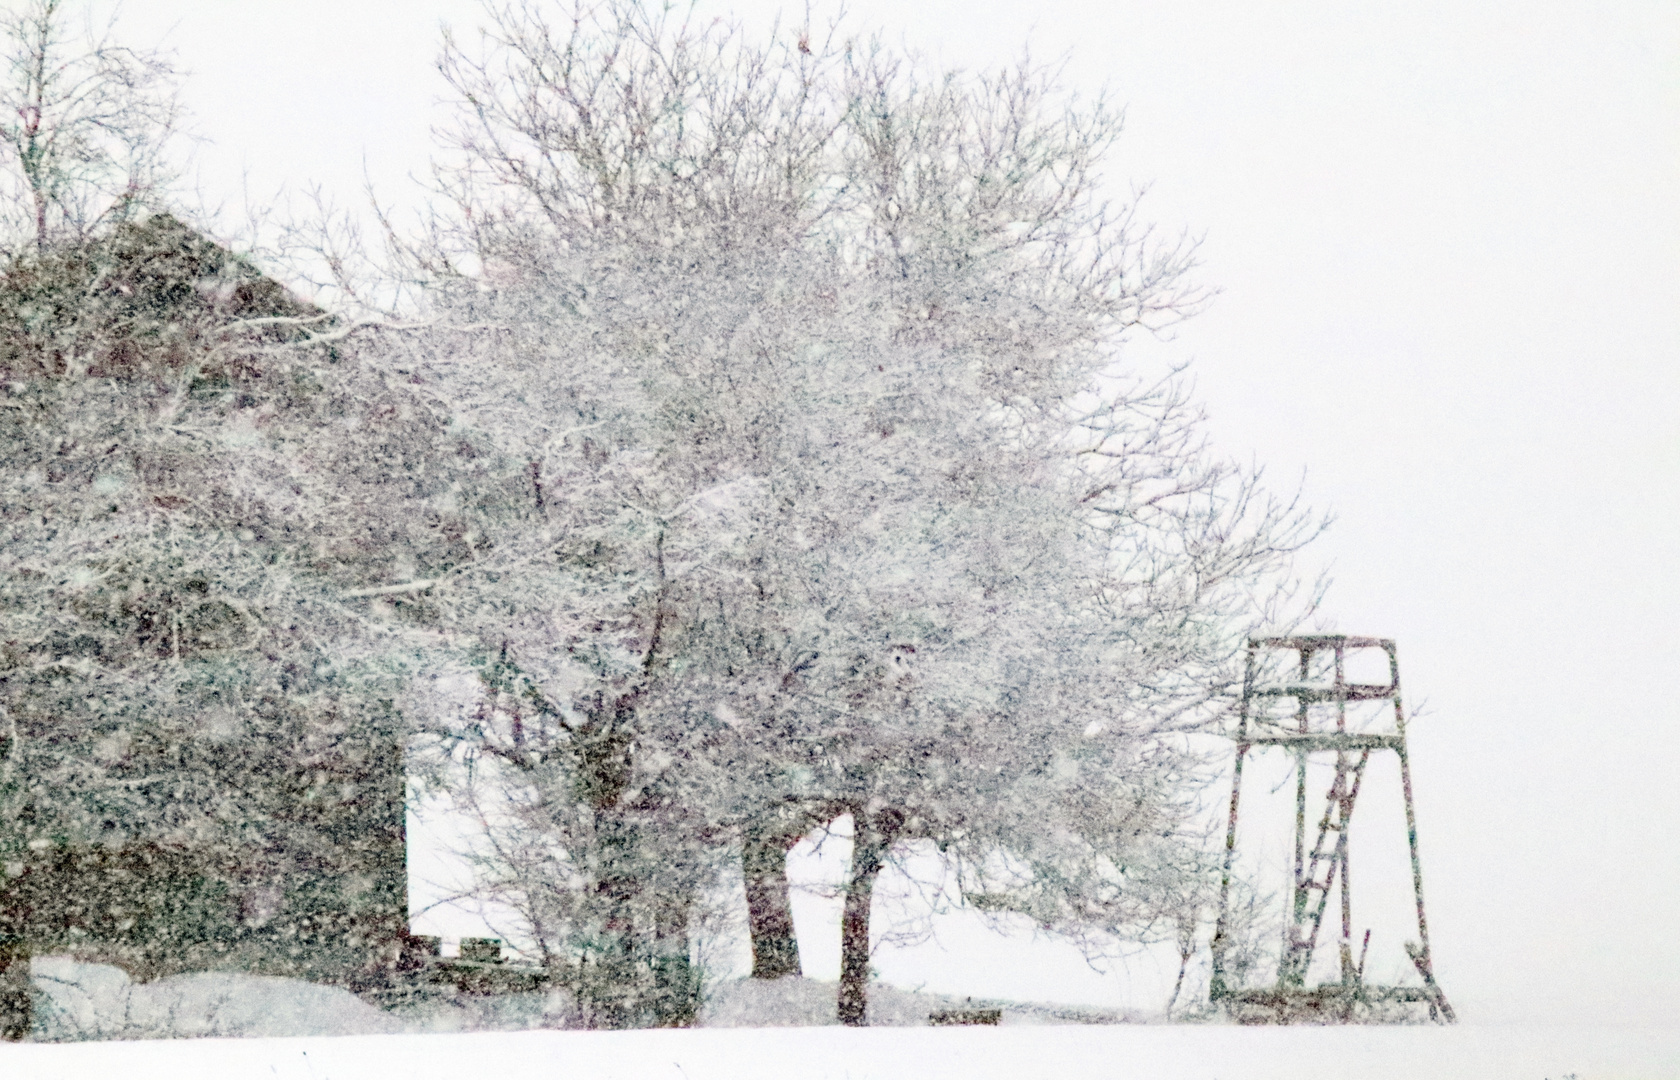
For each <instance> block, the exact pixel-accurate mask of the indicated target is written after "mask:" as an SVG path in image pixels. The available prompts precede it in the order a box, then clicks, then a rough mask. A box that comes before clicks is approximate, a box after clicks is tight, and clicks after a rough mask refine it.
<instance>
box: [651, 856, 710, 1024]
mask: <svg viewBox="0 0 1680 1080" xmlns="http://www.w3.org/2000/svg"><path fill="white" fill-rule="evenodd" d="M690 899H691V898H690V896H689V894H688V893H686V892H681V891H675V890H673V891H668V892H665V893H664V894H663V895H661V896H660V897H659V898H658V900H657V902H656V907H655V910H654V916H653V939H652V942H651V945H652V950H651V952H652V955H651V956H650V957H649V958H648V962H649V966H650V967H652V969H653V1008H652V1012H653V1016H652V1021H653V1025H654V1026H655V1027H689V1026H690V1025H692V1024H693V1023H694V1018H695V1015H696V1014H697V1013H698V1012H699V1011H700V981H699V979H698V978H697V973H696V972H695V970H694V966H693V964H692V963H691V962H690V960H689V955H688V948H689V940H688V912H689V907H690Z"/></svg>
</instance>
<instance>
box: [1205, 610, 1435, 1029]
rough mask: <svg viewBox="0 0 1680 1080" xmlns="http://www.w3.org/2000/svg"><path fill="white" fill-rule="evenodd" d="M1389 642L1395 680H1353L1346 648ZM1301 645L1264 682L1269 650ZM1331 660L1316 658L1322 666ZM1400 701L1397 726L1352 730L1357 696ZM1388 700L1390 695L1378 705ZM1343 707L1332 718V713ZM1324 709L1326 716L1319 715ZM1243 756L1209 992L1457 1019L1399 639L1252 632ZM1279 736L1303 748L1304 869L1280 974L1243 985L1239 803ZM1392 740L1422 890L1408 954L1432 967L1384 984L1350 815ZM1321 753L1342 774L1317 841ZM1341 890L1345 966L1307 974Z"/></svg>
mask: <svg viewBox="0 0 1680 1080" xmlns="http://www.w3.org/2000/svg"><path fill="white" fill-rule="evenodd" d="M1364 649H1381V650H1382V651H1383V652H1384V653H1385V654H1386V655H1387V659H1388V674H1389V678H1388V682H1387V684H1386V685H1385V684H1381V683H1376V684H1373V683H1353V682H1348V681H1347V679H1346V677H1345V676H1346V666H1345V661H1346V657H1347V654H1348V653H1349V652H1352V651H1355V650H1364ZM1263 651H1266V652H1273V651H1293V652H1295V653H1296V654H1297V659H1298V664H1297V665H1296V666H1295V671H1296V677H1295V679H1294V680H1293V681H1288V682H1284V683H1282V684H1281V685H1275V684H1274V685H1262V684H1261V683H1260V681H1259V680H1260V678H1261V675H1262V672H1261V666H1262V665H1261V659H1262V655H1261V654H1262V652H1263ZM1324 654H1329V656H1330V658H1331V659H1332V661H1333V664H1332V666H1331V668H1330V671H1329V673H1328V674H1329V678H1328V679H1327V680H1326V679H1324V678H1322V677H1319V678H1314V657H1315V656H1318V657H1323V655H1324ZM1323 666H1324V665H1323V663H1322V660H1321V661H1320V663H1319V665H1318V667H1319V668H1320V669H1322V668H1323ZM1278 698H1292V699H1293V700H1294V702H1295V710H1294V715H1293V717H1292V719H1293V723H1292V724H1290V723H1288V721H1287V720H1285V721H1281V722H1280V720H1279V719H1278V718H1276V717H1275V716H1274V715H1273V714H1272V711H1271V710H1270V708H1269V707H1268V705H1269V702H1270V701H1271V700H1273V699H1278ZM1360 702H1392V704H1393V708H1394V730H1393V731H1392V732H1367V731H1350V730H1349V728H1348V705H1349V704H1350V703H1360ZM1378 707H1379V708H1380V706H1378ZM1327 713H1328V714H1330V716H1333V718H1334V728H1333V729H1332V728H1330V726H1329V725H1328V723H1327V722H1326V719H1325V715H1326V714H1327ZM1315 720H1316V721H1317V722H1316V723H1315V722H1314V721H1315ZM1235 740H1236V744H1237V752H1236V765H1235V769H1234V772H1233V778H1232V782H1231V813H1230V822H1229V826H1228V828H1227V831H1226V834H1225V859H1224V869H1223V873H1222V875H1221V878H1220V888H1219V921H1218V923H1217V924H1216V928H1215V930H1214V937H1213V943H1212V954H1213V957H1212V959H1213V970H1212V976H1211V978H1210V980H1209V992H1208V996H1209V999H1210V1002H1211V1003H1212V1004H1213V1005H1215V1006H1217V1007H1222V1008H1224V1009H1226V1010H1227V1011H1228V1012H1230V1014H1231V1015H1233V1016H1234V1017H1235V1018H1237V1019H1239V1020H1243V1021H1247V1022H1268V1021H1269V1022H1274V1023H1296V1022H1318V1023H1324V1022H1337V1021H1340V1022H1351V1021H1360V1020H1367V1021H1368V1020H1382V1019H1405V1018H1407V1016H1408V1012H1409V1011H1410V1010H1412V1009H1414V1008H1415V1006H1416V1005H1419V1004H1421V1005H1424V1006H1427V1008H1428V1010H1429V1018H1430V1019H1431V1020H1435V1021H1438V1022H1445V1023H1451V1022H1453V1021H1454V1020H1455V1019H1456V1018H1455V1017H1454V1015H1453V1011H1452V1007H1451V1006H1450V1005H1448V1004H1447V999H1446V995H1445V994H1443V993H1442V991H1441V987H1440V985H1439V984H1438V983H1437V982H1436V981H1435V973H1434V967H1433V964H1432V962H1431V957H1430V951H1429V924H1428V921H1427V920H1426V919H1425V916H1424V910H1423V870H1422V866H1421V864H1420V863H1419V861H1418V839H1417V817H1416V814H1415V812H1414V810H1413V806H1412V773H1411V762H1410V760H1409V759H1408V757H1407V755H1406V717H1405V713H1404V712H1403V711H1402V709H1401V706H1400V664H1399V660H1398V659H1397V657H1396V655H1395V648H1394V642H1393V641H1390V640H1387V639H1383V638H1364V637H1347V636H1344V635H1316V636H1306V637H1277V638H1255V639H1252V640H1250V641H1249V643H1248V667H1247V672H1246V675H1245V677H1244V680H1243V696H1242V704H1241V709H1240V711H1239V714H1238V721H1237V731H1236V734H1235ZM1270 747H1280V748H1282V749H1285V750H1288V751H1290V752H1291V753H1292V754H1293V755H1294V757H1295V836H1294V840H1295V845H1294V874H1293V879H1292V885H1291V888H1290V896H1289V908H1288V912H1287V919H1288V923H1287V927H1286V930H1285V934H1284V943H1283V953H1282V956H1281V958H1280V960H1279V963H1278V976H1277V983H1276V985H1275V986H1271V987H1261V988H1243V987H1235V986H1232V985H1230V984H1229V982H1228V977H1229V976H1230V971H1229V970H1228V967H1227V959H1228V951H1229V948H1230V945H1231V939H1230V930H1231V917H1232V913H1231V874H1232V865H1233V862H1234V859H1235V855H1236V842H1237V812H1238V808H1239V805H1240V801H1241V796H1242V778H1243V762H1244V760H1245V759H1246V758H1247V757H1248V755H1249V753H1250V752H1251V751H1253V750H1258V749H1265V748H1270ZM1385 750H1392V751H1393V752H1394V753H1395V754H1396V755H1398V757H1399V759H1400V786H1401V792H1402V795H1403V796H1404V799H1405V806H1406V840H1407V845H1408V847H1409V849H1410V854H1411V863H1412V891H1413V893H1414V896H1415V899H1416V902H1417V929H1418V940H1417V941H1416V942H1407V943H1406V954H1407V955H1408V956H1409V957H1410V958H1411V961H1412V964H1413V965H1414V966H1415V967H1416V968H1417V971H1418V974H1419V975H1420V976H1421V977H1422V980H1423V984H1422V985H1421V986H1375V985H1371V984H1368V983H1367V982H1366V981H1365V957H1366V952H1367V950H1368V948H1369V946H1370V941H1371V934H1370V931H1369V930H1367V931H1366V932H1365V935H1364V941H1363V943H1362V945H1361V947H1360V950H1359V957H1358V960H1357V961H1356V960H1355V959H1354V946H1353V926H1354V922H1353V900H1352V890H1351V884H1350V881H1349V874H1348V867H1349V858H1348V825H1349V820H1350V819H1351V817H1352V815H1353V808H1354V804H1355V802H1356V801H1357V800H1358V798H1359V789H1360V785H1361V783H1362V782H1363V780H1364V778H1365V772H1366V766H1367V765H1368V764H1369V763H1370V760H1371V755H1372V754H1373V753H1375V752H1380V751H1385ZM1313 754H1334V755H1335V778H1334V780H1333V781H1332V782H1331V785H1330V790H1329V792H1328V794H1327V796H1326V799H1325V804H1324V813H1323V816H1322V817H1320V819H1319V821H1318V827H1317V838H1316V840H1315V841H1314V843H1313V844H1312V846H1311V847H1310V848H1309V847H1308V846H1307V838H1308V837H1307V822H1308V817H1307V803H1308V798H1307V795H1308V784H1307V764H1308V761H1309V758H1310V756H1311V755H1313ZM1332 891H1335V892H1337V893H1338V894H1339V898H1340V901H1341V937H1340V940H1339V941H1338V943H1337V948H1338V953H1339V960H1340V978H1339V979H1337V980H1332V981H1328V982H1324V983H1322V984H1320V985H1318V986H1314V987H1309V986H1308V985H1307V973H1308V968H1309V967H1310V966H1311V963H1312V958H1313V952H1314V950H1315V949H1316V948H1317V946H1318V939H1319V932H1320V930H1321V929H1322V927H1323V924H1324V916H1325V913H1326V911H1327V909H1328V908H1329V904H1330V894H1331V892H1332Z"/></svg>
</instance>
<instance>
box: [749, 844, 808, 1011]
mask: <svg viewBox="0 0 1680 1080" xmlns="http://www.w3.org/2000/svg"><path fill="white" fill-rule="evenodd" d="M797 841H798V837H797V836H792V837H790V836H789V835H787V833H786V832H785V831H783V830H781V829H777V828H771V827H766V826H763V825H759V824H757V823H754V824H753V825H749V826H748V827H747V830H746V832H745V835H744V836H743V837H742V840H741V876H742V878H744V879H745V881H746V886H747V929H748V932H749V933H750V934H751V937H752V957H753V966H752V974H753V978H755V979H779V978H781V977H782V976H783V975H798V974H799V938H798V936H797V935H796V934H795V933H794V929H793V906H792V903H791V902H790V900H789V897H788V879H787V853H788V849H789V848H791V847H792V846H793V845H794V843H796V842H797Z"/></svg>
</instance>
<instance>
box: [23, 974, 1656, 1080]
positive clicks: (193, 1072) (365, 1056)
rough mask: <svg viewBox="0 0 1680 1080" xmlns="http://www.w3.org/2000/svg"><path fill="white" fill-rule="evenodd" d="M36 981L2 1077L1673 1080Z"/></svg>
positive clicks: (1572, 1047) (801, 1012)
mask: <svg viewBox="0 0 1680 1080" xmlns="http://www.w3.org/2000/svg"><path fill="white" fill-rule="evenodd" d="M34 972H35V980H36V986H37V989H38V990H39V991H40V993H41V995H42V1000H41V1008H40V1014H39V1017H38V1023H37V1032H36V1037H37V1038H38V1039H58V1040H81V1041H61V1042H57V1043H46V1042H32V1043H23V1044H17V1045H0V1077H4V1078H6V1080H11V1078H13V1077H17V1078H36V1077H39V1078H42V1080H48V1078H58V1077H64V1078H67V1080H68V1078H75V1080H83V1078H99V1077H103V1076H113V1077H121V1080H149V1078H157V1080H188V1078H194V1077H217V1078H221V1077H246V1076H249V1077H270V1078H274V1077H281V1078H289V1077H295V1078H298V1080H334V1078H337V1080H350V1078H364V1077H386V1076H391V1077H404V1078H410V1077H412V1078H430V1077H438V1078H445V1077H447V1078H450V1080H458V1078H471V1077H493V1078H494V1080H521V1078H524V1077H533V1078H535V1077H543V1078H544V1080H549V1078H553V1077H556V1076H560V1077H565V1078H567V1080H590V1078H596V1077H600V1078H607V1077H614V1078H617V1077H626V1078H628V1077H669V1078H671V1080H702V1078H705V1077H717V1078H719V1080H752V1078H757V1077H765V1078H771V1077H774V1078H777V1080H784V1078H798V1077H812V1078H817V1077H832V1078H834V1080H842V1078H845V1080H863V1078H867V1077H917V1078H928V1080H933V1078H942V1077H951V1078H958V1077H961V1078H970V1077H974V1078H985V1077H1000V1078H1001V1077H1008V1078H1010V1080H1021V1078H1026V1077H1058V1078H1060V1077H1082V1076H1101V1077H1105V1078H1117V1080H1118V1078H1126V1077H1150V1078H1162V1080H1170V1078H1179V1077H1182V1078H1185V1080H1191V1078H1194V1080H1216V1078H1217V1080H1241V1078H1254V1080H1259V1078H1270V1077H1279V1078H1282V1077H1289V1078H1291V1080H1298V1078H1300V1077H1304V1076H1319V1075H1325V1076H1329V1075H1339V1076H1343V1077H1351V1078H1369V1080H1381V1078H1388V1077H1393V1078H1437V1077H1440V1078H1452V1077H1475V1078H1478V1080H1480V1078H1484V1077H1487V1078H1502V1077H1513V1078H1534V1080H1542V1078H1547V1080H1563V1078H1564V1077H1569V1076H1573V1077H1576V1078H1579V1080H1589V1078H1590V1080H1608V1078H1616V1077H1626V1078H1630V1080H1634V1078H1638V1080H1645V1078H1651V1080H1660V1078H1664V1077H1676V1078H1680V1026H1675V1027H1670V1028H1668V1029H1664V1030H1656V1029H1640V1028H1621V1029H1616V1028H1604V1027H1599V1028H1565V1027H1548V1028H1525V1027H1493V1026H1476V1025H1460V1026H1457V1027H1452V1028H1440V1027H1387V1028H1375V1027H1363V1028H1357V1027H1352V1028H1350V1027H1342V1028H1334V1027H1331V1028H1305V1027H1296V1028H1241V1027H1233V1026H1224V1025H1216V1024H1200V1025H1168V1024H1143V1023H1109V1024H1090V1023H1086V1024H1075V1023H1067V1022H1066V1021H1067V1020H1068V1019H1072V1018H1076V1017H1077V1016H1078V1014H1077V1013H1073V1012H1060V1013H1059V1012H1058V1010H1056V1009H1054V1008H1053V1007H1047V1006H1030V1005H1025V1006H1024V1005H1009V1006H1005V1007H1004V1010H1003V1023H1002V1025H1001V1026H998V1027H967V1028H948V1027H942V1028H934V1027H928V1026H925V1024H926V1018H927V1015H928V1013H929V1012H930V1011H933V1010H936V1009H942V1008H948V1007H951V1006H953V1005H955V1006H960V1005H962V1004H963V1001H962V1000H961V999H950V998H944V997H939V996H936V995H929V994H917V993H912V992H910V991H905V990H900V989H896V988H894V987H891V986H886V985H879V984H877V985H875V986H873V987H872V989H871V995H872V1000H871V1020H872V1022H873V1023H874V1024H876V1025H878V1026H875V1027H871V1028H866V1029H860V1030H848V1029H845V1028H841V1027H838V1026H836V1025H835V1020H834V984H833V983H830V982H824V981H820V980H804V979H784V980H779V981H778V982H776V983H771V984H765V983H755V982H753V981H752V980H736V981H730V982H725V983H722V984H720V985H718V986H716V987H714V988H713V989H712V991H711V993H710V996H709V999H708V1001H707V1004H706V1008H705V1010H704V1012H703V1013H702V1016H701V1026H700V1027H699V1028H696V1029H692V1030H687V1031H634V1032H590V1031H567V1030H510V1029H520V1028H531V1027H539V1026H545V1027H552V1026H555V1025H561V1024H564V1023H565V1021H566V1016H567V1010H566V1009H565V1007H564V1003H563V1002H560V1001H558V1000H557V999H556V998H552V997H551V998H547V999H545V998H543V997H541V996H540V995H524V997H523V998H519V999H517V1000H516V999H514V998H512V997H510V998H508V999H502V1000H500V1001H494V1002H492V1001H480V1002H479V1003H478V1004H477V1005H474V1004H473V1003H471V1002H466V1003H462V1002H433V1003H431V1004H430V1005H428V1006H423V1007H415V1008H411V1009H409V1010H406V1011H403V1012H395V1013H393V1012H383V1011H381V1010H379V1009H376V1008H374V1007H373V1006H371V1005H368V1004H367V1003H365V1002H363V1001H361V1000H360V999H358V998H355V997H354V996H352V995H350V994H349V993H347V992H345V991H342V990H336V989H332V988H329V987H320V986H314V985H311V984H308V983H300V982H295V981H291V980H285V979H272V978H258V977H253V976H240V975H229V974H203V975H186V976H178V977H176V978H172V979H160V980H157V981H156V982H153V983H148V984H134V983H130V982H129V981H128V980H127V979H126V977H125V976H123V975H122V973H121V972H119V971H117V970H116V969H114V968H107V967H101V966H98V965H80V964H74V963H72V962H70V961H67V960H61V959H53V958H40V959H37V960H36V961H35V965H34ZM525 998H529V999H531V1000H524V999H525ZM975 1004H979V1003H975ZM1085 1018H1086V1019H1095V1018H1097V1017H1096V1013H1095V1012H1094V1011H1092V1012H1087V1013H1086V1014H1085ZM489 1028H495V1029H499V1030H482V1029H489ZM475 1029H478V1030H475ZM170 1035H173V1036H176V1037H174V1038H169V1037H160V1036H170ZM218 1036H219V1037H218ZM233 1036H245V1037H242V1038H241V1037H233ZM284 1036H294V1037H289V1038H288V1037H284ZM333 1036H336V1037H333Z"/></svg>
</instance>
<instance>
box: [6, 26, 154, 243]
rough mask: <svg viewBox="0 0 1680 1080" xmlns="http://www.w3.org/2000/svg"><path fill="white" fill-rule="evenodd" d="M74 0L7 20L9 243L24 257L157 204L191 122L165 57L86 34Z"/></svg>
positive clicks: (106, 33)
mask: <svg viewBox="0 0 1680 1080" xmlns="http://www.w3.org/2000/svg"><path fill="white" fill-rule="evenodd" d="M80 7H81V5H76V4H66V3H65V0H27V2H26V3H24V4H22V5H19V6H18V7H16V8H14V9H13V10H11V11H9V12H7V13H6V14H5V15H4V16H3V17H0V42H3V45H0V49H3V50H4V52H3V55H0V63H3V64H4V70H3V72H0V141H3V142H4V144H5V149H6V151H7V153H6V154H5V166H6V167H5V174H6V176H5V180H4V182H5V183H6V184H8V185H9V186H10V189H11V190H10V191H8V192H7V193H6V194H7V195H8V196H9V199H8V208H7V209H6V210H4V211H0V229H3V230H4V234H5V235H4V237H3V238H0V244H4V246H5V249H6V250H8V251H10V252H12V253H16V252H17V251H18V250H19V248H20V245H24V244H31V245H33V246H34V247H35V248H36V249H37V250H38V251H40V250H45V248H46V247H47V246H48V245H49V244H50V243H52V242H53V241H55V240H60V239H79V238H86V237H88V236H90V235H92V233H93V232H94V231H95V230H96V229H98V228H99V227H100V226H102V225H105V224H108V223H111V222H114V221H123V220H128V219H130V218H132V217H134V216H135V215H136V214H137V213H138V212H139V211H140V210H142V209H144V208H149V207H150V206H152V205H153V204H154V202H155V200H156V198H157V196H158V194H159V192H160V190H161V188H162V187H163V185H165V184H166V183H167V181H168V179H169V177H170V173H169V154H170V142H171V137H172V136H173V135H174V134H175V133H176V131H177V128H178V125H179V123H180V120H181V106H180V102H179V100H178V97H177V82H178V78H179V73H178V72H177V70H176V69H175V67H174V65H173V63H172V61H171V60H170V58H169V56H168V55H167V54H165V53H162V52H158V51H152V50H140V49H134V48H131V47H129V46H126V45H122V44H120V43H118V42H117V41H116V40H115V39H114V38H113V36H112V26H111V25H110V24H108V25H107V26H105V27H104V28H103V30H95V29H94V28H93V27H92V26H91V25H90V26H89V27H88V29H87V31H86V32H85V33H78V32H77V31H76V29H75V27H74V26H73V23H72V18H71V12H72V11H73V10H76V9H77V8H80Z"/></svg>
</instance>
